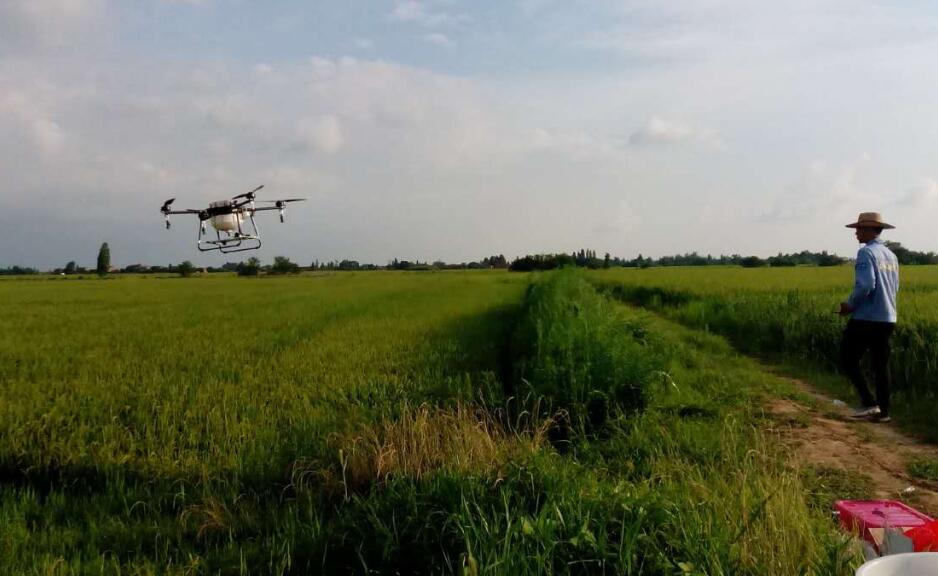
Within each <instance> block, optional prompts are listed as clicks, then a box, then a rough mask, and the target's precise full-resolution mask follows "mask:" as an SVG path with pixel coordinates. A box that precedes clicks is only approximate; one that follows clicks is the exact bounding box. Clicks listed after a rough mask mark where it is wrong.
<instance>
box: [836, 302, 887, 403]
mask: <svg viewBox="0 0 938 576" xmlns="http://www.w3.org/2000/svg"><path fill="white" fill-rule="evenodd" d="M895 328H896V325H895V324H891V323H889V322H870V321H868V320H850V321H849V322H847V328H846V329H845V330H844V340H843V343H842V344H841V347H840V361H841V366H842V368H843V371H844V373H845V374H846V375H847V378H850V381H851V382H853V386H854V388H856V389H857V393H858V394H859V395H860V402H861V403H862V404H863V406H865V407H869V406H879V410H880V412H881V413H882V414H883V415H888V414H889V384H890V382H889V353H890V346H889V340H890V338H891V337H892V331H893V330H894V329H895ZM867 351H869V352H870V364H871V365H872V368H873V375H874V376H875V378H876V398H875V399H874V398H873V396H872V395H871V394H870V391H869V388H867V386H866V377H865V376H864V375H863V371H862V370H861V369H860V359H861V358H863V355H864V354H866V352H867Z"/></svg>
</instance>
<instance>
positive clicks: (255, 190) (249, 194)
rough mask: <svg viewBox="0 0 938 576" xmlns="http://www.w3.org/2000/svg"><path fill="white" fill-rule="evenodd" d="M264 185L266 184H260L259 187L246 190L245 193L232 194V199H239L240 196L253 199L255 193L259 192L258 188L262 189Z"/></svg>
mask: <svg viewBox="0 0 938 576" xmlns="http://www.w3.org/2000/svg"><path fill="white" fill-rule="evenodd" d="M263 187H264V185H263V184H261V185H260V186H258V187H257V188H255V189H253V190H251V191H250V192H245V193H244V194H238V195H237V196H232V197H231V199H232V200H237V199H238V198H247V199H248V200H251V199H253V198H254V193H255V192H257V191H258V190H260V189H261V188H263Z"/></svg>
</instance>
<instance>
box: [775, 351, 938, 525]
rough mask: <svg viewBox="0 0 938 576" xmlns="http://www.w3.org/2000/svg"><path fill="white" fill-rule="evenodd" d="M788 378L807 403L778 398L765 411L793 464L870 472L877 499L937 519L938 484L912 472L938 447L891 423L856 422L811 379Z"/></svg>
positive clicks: (936, 455) (935, 457)
mask: <svg viewBox="0 0 938 576" xmlns="http://www.w3.org/2000/svg"><path fill="white" fill-rule="evenodd" d="M766 369H767V370H769V371H770V372H771V371H772V369H771V368H766ZM786 379H787V380H789V381H790V382H791V384H792V385H793V386H794V387H795V388H796V389H797V390H798V391H799V392H800V393H801V395H802V396H803V397H804V398H805V399H806V400H807V401H805V402H800V401H797V400H793V399H789V398H775V399H772V400H770V401H769V402H768V404H767V406H766V410H767V412H768V413H769V415H770V416H771V417H772V418H771V419H772V421H773V422H775V423H776V424H775V426H774V428H773V430H772V432H774V433H776V434H777V435H778V437H779V438H780V439H781V440H782V441H783V442H785V443H786V444H787V445H788V446H789V447H790V448H791V451H792V460H793V461H792V465H793V466H796V467H805V466H818V467H829V468H833V469H836V470H841V471H844V472H846V473H848V475H850V476H860V477H863V476H865V477H867V478H869V480H870V484H871V489H872V491H873V496H874V497H876V498H882V499H892V500H902V501H904V502H906V503H908V504H909V505H910V506H913V507H915V508H917V509H918V510H921V511H923V512H925V513H926V514H929V515H930V516H933V517H938V483H935V482H929V481H926V480H923V479H920V478H915V477H913V476H911V475H910V474H909V473H908V471H907V465H908V462H909V461H910V460H912V459H927V460H933V461H938V446H936V445H934V444H927V443H924V442H922V441H920V440H917V439H915V438H912V437H910V436H906V435H904V434H902V433H901V432H899V431H897V430H896V429H895V428H894V427H893V426H892V425H891V424H878V423H873V422H870V421H858V420H852V419H850V418H849V409H848V408H847V407H845V406H838V405H836V404H835V403H834V399H833V398H831V397H829V396H826V395H824V394H821V393H820V392H818V391H816V390H815V389H814V388H812V387H811V385H810V384H809V383H807V382H805V381H803V380H799V379H795V378H786Z"/></svg>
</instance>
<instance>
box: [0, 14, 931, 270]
mask: <svg viewBox="0 0 938 576" xmlns="http://www.w3.org/2000/svg"><path fill="white" fill-rule="evenodd" d="M936 32H938V5H935V4H934V3H930V2H924V1H917V0H909V1H906V2H885V1H871V0H792V1H789V2H772V3H768V2H752V1H750V0H697V1H694V2H686V1H683V0H681V1H679V0H620V1H611V0H556V1H555V0H517V1H514V2H512V1H507V0H499V1H496V0H477V1H473V2H459V1H456V0H387V1H370V2H369V1H360V0H336V1H333V0H323V1H317V2H312V1H300V0H278V1H270V2H256V1H249V0H121V1H119V2H118V1H117V0H43V1H42V2H36V1H35V0H0V174H2V178H3V182H2V185H0V239H2V242H0V267H6V266H11V265H26V266H34V267H39V268H42V269H49V268H54V267H62V266H64V265H65V263H66V262H68V261H70V260H75V261H77V262H78V264H79V265H85V266H93V265H94V261H95V257H96V255H97V251H98V247H99V246H100V244H101V243H102V242H105V241H106V242H108V244H109V246H110V249H111V258H112V263H113V264H116V265H118V266H125V265H128V264H133V263H145V264H165V263H177V262H181V261H183V260H191V261H193V262H195V263H196V264H197V265H201V266H208V265H221V264H223V263H224V262H227V261H239V260H241V259H242V258H243V257H245V256H247V255H255V254H256V255H257V256H259V257H260V258H261V260H263V261H265V262H269V261H272V260H273V257H274V256H278V255H283V256H288V257H289V258H291V259H293V260H294V261H295V262H298V263H300V264H303V265H308V264H309V263H310V262H312V261H313V260H319V261H328V260H342V259H355V260H359V261H361V262H373V263H377V264H384V263H386V262H388V261H390V260H392V259H394V258H398V259H407V260H421V261H433V260H444V261H447V262H462V261H471V260H478V259H481V258H483V257H485V256H488V255H492V254H504V255H506V256H507V257H508V258H512V257H516V256H520V255H524V254H528V253H547V252H571V251H573V250H578V249H580V248H587V249H592V250H595V251H596V252H597V253H599V254H600V255H601V254H603V253H605V252H609V253H611V254H613V255H614V256H620V257H624V258H634V257H636V256H638V255H639V254H642V255H644V256H645V257H649V256H652V257H657V256H662V255H665V254H674V253H685V252H691V251H696V252H698V253H701V254H708V253H709V254H713V255H718V254H731V253H740V254H744V255H748V254H755V255H760V256H769V255H773V254H776V253H778V252H793V251H800V250H805V249H807V250H817V251H820V250H828V251H831V252H835V253H838V254H842V255H847V256H852V255H853V254H855V251H856V248H857V246H856V241H855V239H854V238H853V235H852V231H850V230H848V229H846V228H844V225H845V224H846V223H848V222H851V221H853V220H855V219H856V216H857V214H858V213H859V212H866V211H878V212H881V213H883V215H884V217H885V219H886V221H888V222H890V223H892V224H894V225H895V226H896V229H895V230H892V231H889V232H886V233H885V234H886V237H887V239H893V240H897V241H900V242H902V243H903V244H904V245H906V246H909V247H911V248H913V249H918V250H926V251H927V250H935V251H938V239H936V238H935V235H934V234H932V231H933V230H934V229H935V224H934V218H935V212H936V208H938V147H936V146H935V143H936V142H938V106H936V105H935V103H936V102H938V74H936V64H935V62H938V34H936ZM260 184H264V185H265V188H264V190H263V191H262V192H261V193H260V196H259V197H260V198H262V199H263V198H266V199H276V198H285V197H305V198H308V201H306V202H303V203H297V204H293V205H291V206H290V208H289V210H288V211H287V214H286V218H287V223H286V224H280V223H279V221H278V220H277V218H276V216H275V214H274V213H267V214H260V215H258V225H259V227H260V230H261V234H262V236H263V241H264V246H263V247H262V248H261V250H260V251H258V252H257V253H250V252H248V253H242V254H235V255H227V256H226V255H221V254H217V253H205V254H203V253H200V252H198V250H197V249H196V242H195V240H196V236H197V222H196V219H195V218H188V219H187V218H185V217H180V218H177V219H175V220H174V224H173V227H172V229H170V230H166V229H165V228H164V223H163V219H162V216H161V215H160V213H159V207H160V205H161V204H162V203H163V201H164V200H166V199H168V198H171V197H175V198H177V200H176V203H175V205H174V207H178V208H201V207H204V206H206V205H207V204H208V202H210V201H214V200H219V199H223V198H228V197H230V196H233V195H235V194H239V193H242V192H246V191H248V190H250V189H252V188H254V187H256V186H258V185H260Z"/></svg>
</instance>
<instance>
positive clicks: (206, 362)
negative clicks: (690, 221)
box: [0, 271, 857, 574]
mask: <svg viewBox="0 0 938 576" xmlns="http://www.w3.org/2000/svg"><path fill="white" fill-rule="evenodd" d="M617 281H618V279H617ZM0 318H2V321H3V330H2V331H0V365H2V366H4V370H3V371H2V373H0V572H3V573H25V574H71V573H77V574H86V573H88V574H100V573H104V574H118V573H127V574H166V573H171V574H309V573H329V574H332V573H368V572H375V573H424V574H435V573H462V574H550V573H582V574H586V573H588V574H621V573H647V574H804V573H817V574H846V573H849V572H850V567H851V566H852V565H855V564H856V561H857V559H856V557H855V556H854V555H853V554H852V552H851V550H850V549H849V547H848V545H847V543H846V541H845V540H844V539H843V538H842V537H841V536H840V535H839V534H838V533H837V531H836V529H835V527H834V526H833V524H832V523H830V522H829V519H828V512H827V507H828V506H829V504H830V501H829V500H830V498H829V497H827V496H822V497H818V496H817V490H816V486H815V482H814V480H812V479H811V478H809V477H805V476H804V475H802V474H801V473H799V472H798V471H795V470H792V469H789V468H788V467H787V466H786V465H785V453H784V451H783V450H782V449H781V448H780V447H779V446H778V445H777V444H776V443H775V442H774V441H773V438H772V435H771V432H767V430H771V429H773V427H774V426H773V424H772V423H771V422H768V421H767V420H766V418H767V417H766V415H765V414H764V413H763V411H762V409H761V406H762V403H763V401H764V398H765V397H766V395H770V394H771V395H776V394H790V393H793V392H792V391H791V390H790V389H789V388H788V387H787V384H786V383H785V382H784V381H783V380H781V379H777V378H774V377H772V376H770V375H767V374H766V373H764V372H763V371H761V370H759V369H758V367H757V366H755V365H754V364H752V363H751V362H749V361H748V360H746V359H744V358H741V357H739V356H738V355H737V354H736V353H735V352H734V351H733V350H732V349H731V348H730V347H729V346H728V345H727V344H726V342H725V341H723V340H722V339H721V338H719V337H717V336H713V335H709V334H704V333H701V332H699V331H695V330H689V329H687V328H682V327H679V326H677V325H674V324H671V323H669V322H667V321H665V320H662V319H660V318H656V317H652V316H649V315H648V314H646V313H639V312H636V311H634V310H632V309H629V308H628V307H626V306H623V305H621V304H618V303H615V302H614V301H612V300H609V299H606V298H604V297H602V296H601V295H600V294H599V293H597V292H596V291H594V290H593V288H592V287H591V286H590V284H589V283H587V282H586V281H585V280H584V279H583V277H582V276H581V275H580V274H578V273H574V272H569V271H562V272H560V273H552V274H545V275H533V276H529V275H523V274H508V273H503V272H452V273H390V272H375V273H360V274H355V273H342V274H333V275H303V276H299V277H289V278H272V277H261V278H254V279H245V278H236V277H232V276H210V277H202V278H191V279H176V278H146V277H140V278H128V277H121V278H116V279H107V280H98V279H87V280H71V279H69V280H58V279H53V280H43V279H35V280H23V281H19V280H14V281H3V282H0Z"/></svg>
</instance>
